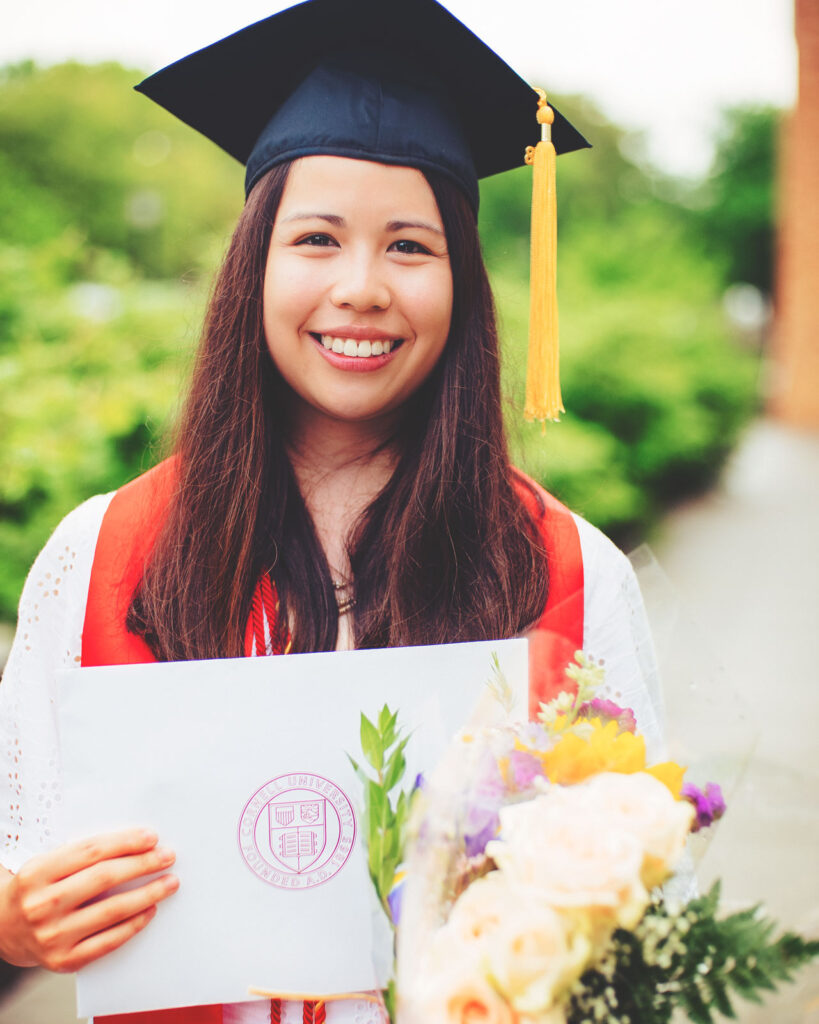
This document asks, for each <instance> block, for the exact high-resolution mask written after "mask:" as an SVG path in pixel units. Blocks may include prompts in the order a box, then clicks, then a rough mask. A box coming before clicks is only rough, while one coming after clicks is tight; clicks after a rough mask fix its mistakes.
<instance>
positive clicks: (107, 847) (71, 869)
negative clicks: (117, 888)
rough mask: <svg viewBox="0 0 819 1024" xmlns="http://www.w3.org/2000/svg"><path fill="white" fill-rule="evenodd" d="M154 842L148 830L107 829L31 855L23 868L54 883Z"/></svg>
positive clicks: (37, 878)
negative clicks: (49, 850)
mask: <svg viewBox="0 0 819 1024" xmlns="http://www.w3.org/2000/svg"><path fill="white" fill-rule="evenodd" d="M157 842H158V837H157V834H156V833H155V832H152V831H150V830H149V829H126V830H123V831H122V832H108V833H105V834H103V835H98V836H93V837H91V838H90V839H81V840H80V841H79V842H76V843H68V844H66V845H65V846H61V847H59V848H58V849H56V850H52V851H51V852H50V853H44V854H41V855H40V856H38V857H33V858H32V859H31V860H30V861H29V862H28V864H27V865H25V866H24V870H25V871H26V874H27V875H28V876H29V877H31V878H32V879H34V880H37V881H41V882H44V883H46V884H48V883H51V882H58V881H60V880H61V879H63V878H68V877H69V876H70V875H73V874H76V872H78V871H82V870H83V869H84V868H87V867H90V866H91V865H92V864H98V863H99V862H100V861H102V860H108V859H110V858H112V857H124V856H128V855H131V854H139V853H144V852H146V851H147V850H151V849H153V848H154V847H155V846H156V844H157ZM20 873H21V874H22V873H23V870H21V872H20Z"/></svg>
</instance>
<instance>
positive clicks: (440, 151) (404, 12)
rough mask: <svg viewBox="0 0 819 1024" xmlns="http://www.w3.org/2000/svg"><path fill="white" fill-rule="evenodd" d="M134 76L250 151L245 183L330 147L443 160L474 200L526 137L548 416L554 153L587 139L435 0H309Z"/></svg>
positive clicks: (149, 91)
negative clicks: (144, 74) (480, 183)
mask: <svg viewBox="0 0 819 1024" xmlns="http://www.w3.org/2000/svg"><path fill="white" fill-rule="evenodd" d="M136 88H137V90H138V91H139V92H142V93H144V94H145V95H146V96H148V97H150V98H151V99H152V100H154V101H156V102H157V103H159V104H160V105H161V106H163V107H165V108H166V109H167V110H169V111H170V112H171V113H172V114H174V115H175V116H176V117H178V118H180V120H182V121H184V122H185V123H186V124H189V125H190V126H191V127H192V128H195V129H196V130H197V131H199V132H201V133H202V134H203V135H205V136H207V138H209V139H211V140H212V141H213V142H215V143H216V144H217V145H218V146H220V147H221V148H222V149H224V150H226V151H227V152H228V153H230V154H231V155H232V156H234V157H236V159H237V160H239V161H241V162H242V163H244V164H246V168H247V170H246V176H245V190H246V193H249V192H250V190H251V189H252V188H253V186H254V185H255V184H256V183H257V182H258V181H259V180H260V178H261V177H262V176H263V175H264V174H265V173H266V172H267V171H268V170H270V168H271V167H274V166H275V165H277V164H279V163H283V162H285V161H289V160H295V159H298V158H299V157H304V156H310V155H313V154H324V155H331V156H343V157H352V158H355V159H362V160H373V161H376V162H380V163H387V164H399V165H402V166H409V167H417V168H419V169H420V170H437V171H440V172H441V173H443V174H444V175H446V176H447V177H449V178H450V179H451V180H453V181H454V182H455V183H456V184H457V185H459V186H460V188H461V189H462V190H463V192H464V193H465V194H466V196H467V197H468V199H469V201H470V203H471V205H472V208H473V209H474V210H475V212H476V214H477V209H478V179H479V178H483V177H487V176H489V175H491V174H496V173H498V172H500V171H505V170H510V169H511V168H513V167H517V166H520V164H521V163H523V162H524V153H525V152H526V151H527V147H528V155H527V157H526V162H533V163H534V165H535V184H534V202H533V229H534V231H533V236H532V253H533V268H532V272H533V278H532V285H533V288H532V311H531V316H530V356H529V369H528V372H527V402H526V410H525V415H526V417H527V418H528V419H545V418H547V417H548V418H554V417H555V416H556V414H557V412H558V411H559V410H561V409H562V403H561V402H560V394H559V384H558V385H556V393H555V394H553V395H552V397H551V398H550V399H548V400H547V399H545V398H543V397H537V395H536V394H535V392H538V393H540V392H543V391H544V386H546V385H544V382H543V380H542V378H543V376H544V372H546V373H547V374H548V373H550V374H551V376H554V374H555V373H556V359H557V355H556V353H557V349H556V333H557V307H556V299H555V284H554V239H555V212H554V155H555V153H564V152H570V151H572V150H576V149H581V148H583V147H586V146H588V143H587V142H586V140H585V139H584V138H583V136H582V135H581V134H580V133H579V132H578V131H577V130H576V129H575V128H574V127H573V126H572V125H571V124H570V123H569V122H568V121H567V120H566V119H565V118H563V117H562V116H561V115H560V114H559V113H558V112H557V111H556V110H554V108H552V107H549V106H548V105H547V104H546V100H545V96H544V95H541V96H540V97H539V96H538V92H537V91H536V90H534V89H532V87H531V86H529V85H528V84H527V83H526V82H525V81H524V80H523V79H522V78H520V76H519V75H518V74H517V73H516V72H515V71H513V70H512V68H510V67H509V65H508V64H506V63H505V61H503V60H502V59H501V58H500V57H499V56H498V55H497V54H496V53H494V52H493V51H492V50H491V49H490V48H489V47H488V46H487V45H486V44H485V43H484V42H483V41H482V40H480V39H479V38H478V37H477V36H476V35H474V34H473V33H472V32H471V31H470V30H469V29H468V28H466V26H465V25H463V24H462V23H461V22H460V21H458V20H457V19H456V18H455V17H453V16H452V15H451V14H450V13H449V12H448V11H447V10H446V9H445V8H444V7H442V6H441V5H440V4H439V3H437V2H436V0H398V2H387V0H307V2H305V3H301V4H298V5H297V6H295V7H290V8H288V9H287V10H284V11H281V12H280V13H279V14H274V15H272V16H271V17H269V18H265V19H264V20H262V21H259V22H256V23H255V24H253V25H250V26H248V27H247V28H244V29H241V30H240V31H239V32H235V33H234V34H233V35H230V36H228V37H227V38H225V39H222V40H220V41H219V42H217V43H214V44H212V45H211V46H207V47H205V48H204V49H201V50H197V51H196V52H195V53H192V54H190V55H189V56H187V57H183V58H182V59H181V60H179V61H176V62H175V63H174V64H171V65H169V66H168V67H166V68H163V69H162V70H161V71H158V72H157V73H156V74H154V75H151V76H150V77H149V78H146V79H145V81H143V82H141V83H140V84H139V85H138V86H136ZM538 122H541V123H542V128H541V129H539V128H538ZM539 139H540V142H538V140H539ZM536 143H537V145H535V144H536ZM543 285H545V288H544V287H542V286H543ZM544 329H545V333H544ZM533 332H534V333H533ZM533 343H534V345H533ZM544 345H545V347H544ZM544 353H545V357H544ZM549 353H551V354H549ZM547 364H553V366H552V370H551V371H549V370H548V366H547ZM533 377H534V378H535V381H536V383H535V384H534V390H533V391H532V396H530V394H529V392H530V390H532V387H533V385H532V380H533ZM546 388H547V390H548V386H546ZM551 390H552V391H553V392H555V383H554V382H553V383H552V385H551Z"/></svg>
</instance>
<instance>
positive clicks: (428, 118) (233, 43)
mask: <svg viewBox="0 0 819 1024" xmlns="http://www.w3.org/2000/svg"><path fill="white" fill-rule="evenodd" d="M137 89H138V90H139V91H140V92H143V93H145V95H146V96H149V97H150V98H151V99H153V100H155V101H156V102H157V103H159V104H161V105H162V106H163V107H165V108H166V109H167V110H169V111H170V112H171V113H172V114H175V115H176V116H177V117H178V118H180V119H181V120H182V121H184V122H186V123H187V124H189V125H190V126H191V127H192V128H195V129H196V130H197V131H199V132H201V133H202V134H203V135H206V136H207V137H208V138H209V139H211V140H212V141H213V142H215V143H216V144H217V145H219V146H221V147H222V149H224V150H226V151H227V152H228V153H230V154H231V155H232V156H234V157H236V159H237V160H240V161H241V162H242V163H245V164H247V175H246V179H245V183H246V191H247V192H249V191H250V189H251V188H252V187H253V185H254V184H255V183H256V182H257V181H258V180H259V178H260V177H261V176H262V175H263V174H264V173H265V171H267V170H269V169H270V168H271V167H273V166H274V165H275V164H277V163H281V162H283V161H285V160H290V159H295V158H297V157H300V156H308V155H310V154H315V153H323V154H329V155H335V156H348V157H356V158H359V159H366V160H374V161H377V162H381V163H394V164H402V165H407V166H411V167H418V168H420V169H422V170H428V169H436V170H440V171H442V172H443V173H444V174H446V175H447V176H449V177H450V178H452V179H453V180H454V181H456V182H457V183H458V184H459V185H460V186H461V188H463V190H464V191H465V192H466V194H467V195H468V196H469V198H470V200H471V202H472V205H473V207H474V208H475V209H477V206H478V185H477V179H478V178H483V177H486V176H488V175H490V174H496V173H497V172H499V171H504V170H509V169H510V168H512V167H517V166H519V165H520V164H521V163H522V162H523V154H524V150H525V148H526V146H527V145H528V144H534V143H535V142H536V141H537V139H538V138H539V131H538V126H537V122H536V119H535V114H536V110H537V94H536V93H535V91H534V90H533V89H532V88H531V86H529V85H527V83H526V82H525V81H524V80H523V79H522V78H520V77H519V76H518V75H517V74H516V73H515V72H514V71H513V70H512V69H511V68H510V67H509V65H508V64H506V63H505V61H503V60H501V58H500V57H498V55H497V54H496V53H494V52H493V51H492V50H491V49H490V48H489V47H488V46H487V45H486V44H485V43H483V42H482V41H481V40H480V39H479V38H478V37H477V36H476V35H474V34H473V33H472V32H470V31H469V29H468V28H466V26H464V25H463V24H461V22H459V21H458V20H457V19H456V18H454V17H453V16H452V15H451V14H450V13H449V12H448V11H447V10H446V9H445V8H443V7H442V6H441V5H440V4H439V3H436V2H435V0H307V2H306V3H301V4H299V5H297V6H296V7H291V8H288V9H287V10H285V11H282V12H281V13H279V14H274V15H272V16H271V17H269V18H266V19H264V20H263V21H259V22H256V24H254V25H250V26H248V27H247V28H245V29H242V30H241V31H239V32H236V33H234V34H233V35H231V36H228V37H227V38H226V39H222V40H221V41H220V42H218V43H214V44H213V45H211V46H207V47H205V48H204V49H202V50H198V51H197V52H196V53H192V54H190V56H188V57H184V58H182V60H179V61H177V62H176V63H174V64H171V65H169V66H168V67H166V68H164V69H163V70H162V71H158V72H157V73H156V74H154V75H151V77H150V78H146V79H145V81H144V82H142V83H141V84H140V85H138V86H137ZM552 140H553V142H554V145H555V149H556V151H557V152H558V153H561V152H569V151H571V150H574V149H580V148H582V147H584V146H587V145H588V143H587V142H586V140H585V139H584V138H583V136H582V135H580V133H579V132H578V131H577V130H576V129H575V128H573V127H572V125H571V124H569V122H568V121H566V120H565V118H563V117H561V116H560V114H558V113H557V112H556V111H555V121H554V125H553V127H552Z"/></svg>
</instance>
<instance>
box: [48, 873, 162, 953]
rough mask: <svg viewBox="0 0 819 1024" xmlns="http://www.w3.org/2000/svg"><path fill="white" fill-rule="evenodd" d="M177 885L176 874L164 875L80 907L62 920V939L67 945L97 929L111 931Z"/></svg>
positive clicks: (75, 943) (77, 943)
mask: <svg viewBox="0 0 819 1024" xmlns="http://www.w3.org/2000/svg"><path fill="white" fill-rule="evenodd" d="M178 888H179V879H178V878H177V877H176V875H163V876H162V877H161V878H156V879H154V880H153V881H151V882H148V883H146V884H145V885H140V886H138V887H137V888H135V889H128V890H127V891H126V892H121V893H116V894H115V895H113V896H109V897H108V898H107V899H104V900H100V901H99V902H98V903H92V904H91V905H90V906H87V907H82V908H81V909H80V910H78V911H76V912H75V913H73V914H70V915H69V916H68V917H67V918H66V919H65V920H64V922H63V923H62V925H61V928H60V932H61V936H60V938H61V942H62V944H63V945H64V946H65V947H67V948H70V947H72V946H77V945H79V944H80V943H82V942H83V941H84V940H86V939H88V938H90V937H91V936H93V935H96V934H98V933H100V932H104V931H106V930H110V929H111V928H114V927H116V926H118V925H120V924H122V923H123V922H125V921H128V920H131V919H133V918H135V917H137V916H138V915H140V914H143V913H144V912H145V911H146V910H150V909H151V908H152V907H155V906H156V904H157V903H161V902H162V900H164V899H167V898H168V896H171V895H172V894H173V893H175V892H176V890H177V889H178Z"/></svg>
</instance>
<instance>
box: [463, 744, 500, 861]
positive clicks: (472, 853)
mask: <svg viewBox="0 0 819 1024" xmlns="http://www.w3.org/2000/svg"><path fill="white" fill-rule="evenodd" d="M506 792H507V790H506V786H505V784H504V781H503V776H502V775H501V773H500V769H499V768H498V763H497V761H496V760H495V758H494V756H493V755H492V754H491V752H490V751H488V750H487V751H486V752H485V754H484V756H483V757H482V758H481V764H480V773H479V776H478V783H477V785H476V786H475V787H474V789H473V790H472V791H471V792H470V793H468V794H467V797H466V814H465V816H464V843H465V845H466V855H467V857H477V856H478V854H480V853H483V851H484V848H485V847H486V844H487V843H488V842H489V840H490V839H494V838H495V836H496V835H497V832H498V825H499V823H500V819H499V817H498V811H499V810H500V808H501V807H502V806H503V804H504V802H505V799H506Z"/></svg>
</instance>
